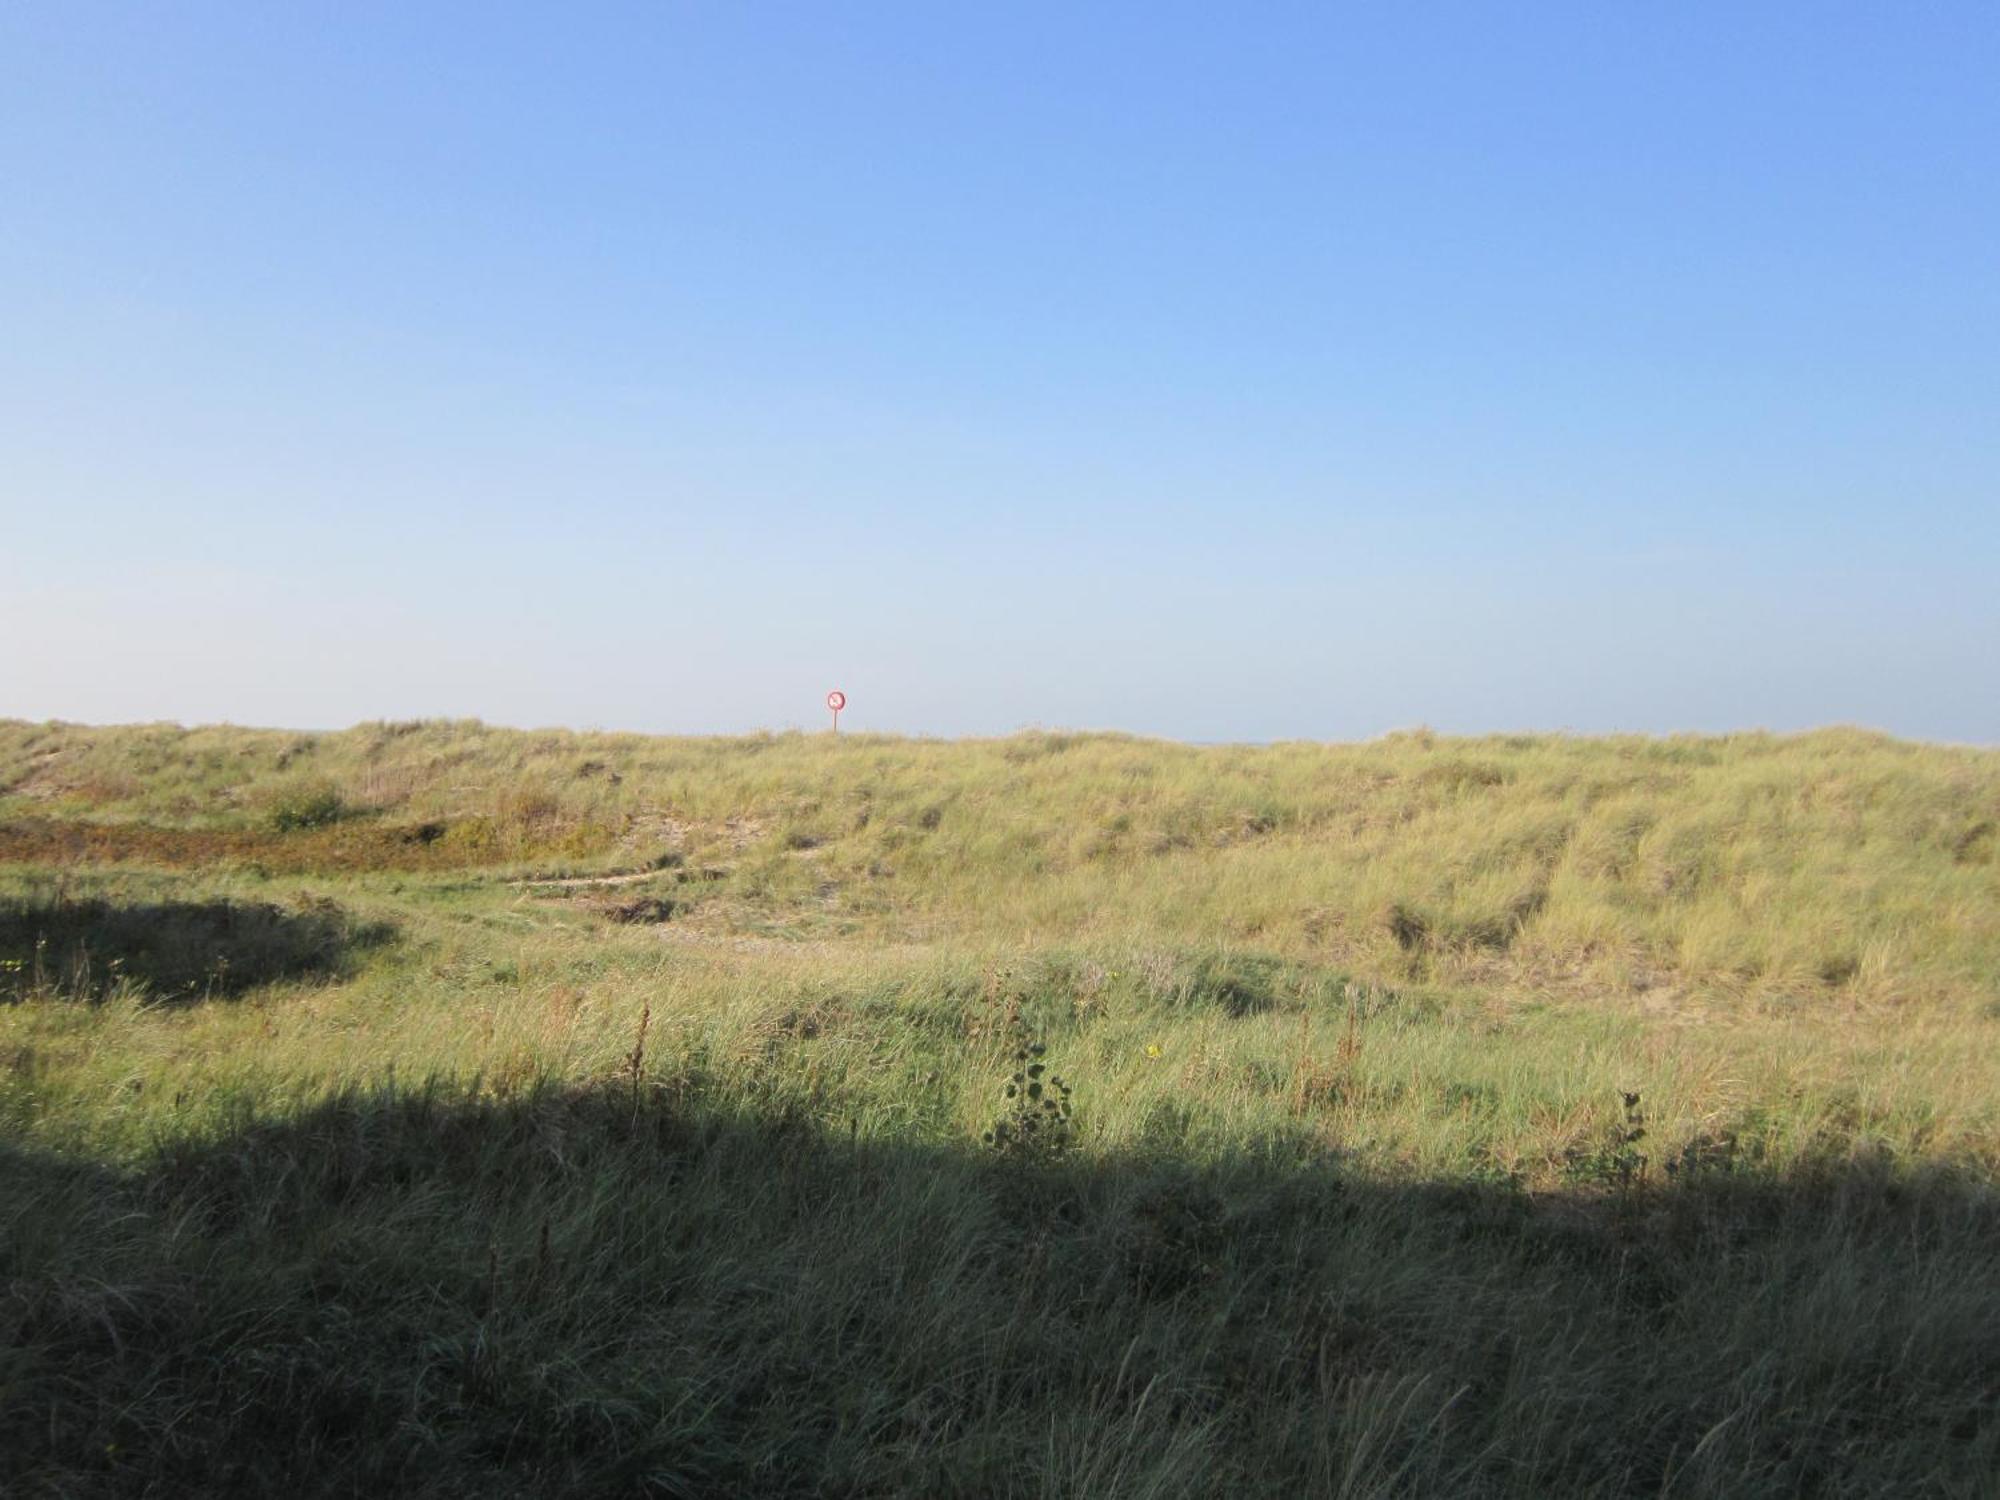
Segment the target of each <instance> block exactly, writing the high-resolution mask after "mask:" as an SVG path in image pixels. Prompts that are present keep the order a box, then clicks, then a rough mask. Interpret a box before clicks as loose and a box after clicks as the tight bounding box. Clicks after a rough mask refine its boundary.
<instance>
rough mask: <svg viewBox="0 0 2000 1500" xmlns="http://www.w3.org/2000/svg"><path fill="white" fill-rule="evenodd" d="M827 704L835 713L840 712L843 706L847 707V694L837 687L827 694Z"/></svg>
mask: <svg viewBox="0 0 2000 1500" xmlns="http://www.w3.org/2000/svg"><path fill="white" fill-rule="evenodd" d="M826 706H827V707H828V708H830V709H832V710H833V711H834V712H835V713H839V712H840V711H841V710H842V709H843V708H845V707H847V694H845V693H843V692H842V691H841V690H840V689H839V688H835V689H834V690H833V691H832V692H830V693H828V694H827V695H826Z"/></svg>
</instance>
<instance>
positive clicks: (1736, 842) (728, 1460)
mask: <svg viewBox="0 0 2000 1500" xmlns="http://www.w3.org/2000/svg"><path fill="white" fill-rule="evenodd" d="M1996 825H2000V754H1996V753H1995V752H1992V751H1981V750H1972V749H1948V748H1942V747H1935V746H1921V745H1913V744H1907V743H1902V742H1897V741H1894V740H1890V739H1887V738H1884V737H1881V736H1876V735H1870V734H1864V733H1860V732H1855V731H1828V732H1823V733H1818V734H1812V735H1804V736H1795V737H1774V736H1768V735H1738V736H1729V737H1725V738H1680V739H1670V740H1648V739H1636V738H1635V739H1608V740H1607V739H1574V738H1562V737H1509V738H1504V739H1501V738H1494V739H1479V740H1468V739H1445V738H1439V737H1433V736H1431V735H1428V734H1423V733H1418V734H1408V735H1399V736H1392V737H1390V738H1388V739H1385V740H1381V741H1376V742H1373V743H1369V744H1365V745H1353V746H1321V745H1303V744H1301V745H1279V746H1271V747H1265V748H1249V747H1220V748H1190V747H1185V746H1178V745H1171V744H1162V743H1156V742H1148V741H1140V740H1132V739H1125V738H1119V737H1113V736H1097V735H1092V736H1076V735H1055V734H1031V735H1022V736H1017V737H1014V738H1010V739H1004V740H993V741H979V742H951V743H945V742H928V741H910V740H900V739H886V738H875V737H869V736H858V735H856V736H843V737H842V738H841V739H840V740H839V741H837V742H835V741H831V740H829V739H827V738H826V737H804V736H797V735H787V736H760V737H754V738H746V739H732V740H670V739H649V738H641V737H635V736H614V735H591V734H569V733H521V732H513V731H502V730H495V729H490V728H486V727H484V726H481V725H478V724H472V723H422V724H408V725H370V726H363V727H361V728H358V729H355V730H351V731H347V732H344V733H339V734H327V735H297V734H288V733H277V732H266V731H252V730H242V729H233V728H215V729H198V730H181V729H177V728H171V727H135V728H120V729H88V728H80V727H76V726H62V725H54V726H50V725H31V724H22V723H0V965H4V967H0V1278H4V1283H3V1284H0V1489H11V1490H18V1491H19V1492H20V1493H24V1494H38V1493H47V1494H91V1493H134V1492H140V1491H144V1490H147V1489H148V1488H149V1487H150V1488H151V1489H152V1491H153V1492H156V1493H178V1492H187V1491H193V1490H202V1491H231V1490H234V1491H238V1492H241V1493H246V1494H248V1493H268V1492H270V1491H271V1490H274V1489H278V1488H281V1487H282V1488H285V1489H290V1490H293V1491H296V1492H301V1493H308V1494H319V1493H343V1494H344V1493H355V1492H357V1491H366V1492H370V1493H380V1492H415V1493H431V1494H467V1495H471V1494H479V1495H492V1494H499V1493H520V1494H561V1493H575V1494H600V1493H643V1494H661V1495H712V1494H752V1493H755V1494H798V1495H807V1494H857V1495H887V1494H920V1495H928V1494H965V1495H995V1494H1021V1495H1031V1494H1032V1495H1040V1494H1064V1495H1070V1494H1090V1495H1096V1494H1105V1495H1134V1496H1137V1495H1159V1496H1165V1495H1207V1494H1212V1493H1218V1492H1223V1491H1226V1490H1236V1491H1248V1492H1253V1493H1266V1492H1277V1491H1285V1490H1289V1491H1293V1492H1298V1491H1301V1490H1302V1491H1304V1492H1306V1493H1314V1494H1339V1495H1356V1496H1360V1495H1391V1494H1434V1493H1451V1494H1469V1495H1521V1496H1528V1495H1547V1494H1552V1493H1593V1494H1634V1495H1638V1494H1644V1495H1661V1494H1668V1495H1689V1496H1695V1495H1700V1496H1740V1495H1793V1494H1823V1495H1849V1494H1852V1495H1862V1494H1884V1493H1908V1494H1947V1495H1949V1494H1962V1495H1976V1494H1989V1493H1992V1483H1993V1475H1995V1474H1996V1473H2000V1293H1996V1291H1995V1288H1996V1286H2000V1195H1996V1192H1995V1181H1996V1176H2000V1062H1996V1057H1997V1056H2000V1049H1997V1048H1996V1043H2000V833H1996ZM1029 1045H1034V1046H1040V1047H1043V1048H1045V1049H1046V1050H1045V1051H1043V1052H1041V1053H1037V1054H1031V1055H1030V1056H1028V1057H1026V1058H1022V1057H1019V1056H1017V1053H1018V1051H1019V1049H1021V1048H1023V1047H1025V1046H1029ZM1043 1067H1046V1068H1047V1069H1049V1070H1050V1072H1049V1073H1044V1074H1038V1075H1036V1076H1034V1077H1032V1078H1030V1077H1028V1076H1026V1075H1027V1074H1028V1073H1029V1072H1030V1071H1031V1069H1034V1068H1043ZM1017 1072H1018V1073H1021V1074H1023V1078H1022V1082H1023V1084H1028V1083H1032V1084H1034V1085H1035V1086H1037V1087H1041V1086H1042V1085H1044V1083H1045V1082H1046V1081H1048V1080H1050V1078H1051V1076H1052V1075H1060V1076H1061V1077H1062V1078H1063V1079H1064V1080H1065V1082H1066V1084H1067V1086H1068V1088H1069V1090H1070V1094H1069V1096H1068V1099H1069V1104H1070V1106H1071V1107H1072V1110H1073V1113H1072V1114H1071V1116H1070V1117H1069V1118H1068V1119H1067V1120H1061V1119H1058V1118H1057V1117H1056V1116H1055V1115H1053V1114H1047V1113H1040V1112H1039V1104H1040V1101H1039V1100H1037V1101H1035V1103H1036V1106H1037V1113H1036V1115H1035V1116H1034V1117H1035V1118H1038V1119H1039V1120H1041V1121H1043V1122H1045V1123H1044V1125H1043V1126H1042V1128H1041V1129H1039V1130H1038V1131H1036V1132H1033V1133H1032V1134H1031V1135H1030V1136H1029V1137H1028V1138H1029V1139H1031V1140H1032V1141H1035V1142H1039V1143H1043V1144H1038V1145H1034V1146H1032V1147H1030V1148H1025V1149H1006V1148H1005V1138H1006V1137H1007V1132H1005V1131H1003V1132H1001V1135H1002V1137H1003V1142H1002V1145H1000V1146H996V1145H992V1144H988V1143H987V1141H986V1139H985V1137H986V1136H987V1135H988V1134H989V1132H992V1131H993V1130H994V1128H995V1126H996V1125H997V1124H1000V1123H1002V1122H1006V1123H1010V1124H1011V1125H1013V1127H1014V1132H1015V1133H1014V1135H1013V1137H1012V1139H1014V1140H1017V1141H1018V1140H1020V1139H1022V1138H1023V1136H1022V1133H1021V1128H1020V1126H1021V1117H1020V1114H1019V1111H1020V1107H1021V1105H1022V1104H1023V1102H1024V1096H1023V1095H1022V1094H1020V1093H1017V1094H1016V1095H1015V1096H1014V1097H1013V1098H1011V1099H1010V1098H1009V1097H1008V1096H1007V1092H1006V1090H1007V1088H1008V1086H1009V1081H1010V1079H1012V1078H1013V1077H1014V1075H1015V1074H1016V1073H1017ZM1048 1092H1049V1095H1050V1097H1054V1094H1053V1091H1052V1090H1050V1091H1048Z"/></svg>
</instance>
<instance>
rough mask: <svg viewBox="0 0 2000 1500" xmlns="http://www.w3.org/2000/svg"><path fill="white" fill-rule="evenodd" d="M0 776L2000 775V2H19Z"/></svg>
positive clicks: (0, 55)
mask: <svg viewBox="0 0 2000 1500" xmlns="http://www.w3.org/2000/svg"><path fill="white" fill-rule="evenodd" d="M0 548H4V556H3V557H0V715H12V716H25V717H33V718H41V717H47V716H56V717H65V718H75V719H85V720H94V721H109V720H127V719H152V718H166V719H179V720H182V721H186V722H195V721H204V720H213V719H230V720H234V721H237V722H245V723H274V724H285V725H296V726H306V727H316V726H334V725H342V724H346V723H350V722H353V721H356V720H359V719H364V718H377V717H392V718H393V717H414V716H429V715H478V716H481V717H484V718H486V719H489V720H492V721H495V722H499V723H510V724H558V723H560V724H571V725H576V726H603V727H608V728H632V729H648V730H674V731H707V730H736V729H745V728H753V727H758V726H769V727H783V726H786V725H792V724H802V725H806V726H817V725H819V724H820V723H821V722H822V721H823V719H824V712H823V710H822V709H821V708H820V706H819V705H820V700H821V698H822V697H823V695H824V693H825V692H826V690H827V689H828V688H830V687H834V686H838V687H841V688H844V689H845V690H846V691H847V694H848V696H849V699H850V702H851V706H850V708H849V710H848V713H847V715H846V716H845V720H844V722H845V723H846V724H848V725H850V726H852V727H854V728H857V729H889V730H902V731H912V732H923V733H936V734H960V733H973V732H988V731H1005V730H1010V729H1014V728H1017V727H1020V726H1022V725H1026V724H1037V723H1039V724H1047V725H1066V726H1080V727H1106V728H1120V729H1128V730H1134V731H1139V732H1143V733H1152V734H1165V735H1173V736H1178V737H1184V738H1191V739H1206V740H1214V739H1268V738H1283V737H1294V736H1310V737H1325V738H1348V737H1359V736H1366V735H1372V734H1376V733H1379V732H1382V731H1384V730H1387V729H1390V728H1394V727H1397V726H1402V725H1411V724H1416V723H1428V724H1431V725H1433V726H1435V727H1437V728H1439V729H1441V730H1451V731H1460V730H1467V731H1470V730H1487V729H1517V728H1545V729H1573V730H1580V731H1594V730H1607V729H1642V730H1656V731H1668V730H1677V729H1720V728H1736V727H1760V726H1761V727H1770V728H1779V729H1787V728H1799V727H1806V726H1811V725H1817V724H1825V723H1834V722H1845V723H1861V724H1867V725H1873V726H1877V727H1880V728H1884V729H1889V730H1892V731H1895V732H1897V733H1901V734H1907V735H1916V736H1924V737H1932V738H1948V739H1959V740H1973V741H1979V742H1986V743H1991V742H1994V741H2000V7H1996V6H1994V5H1992V4H1990V3H1983V0H1982V3H1976V4H1972V3H1968V4H1963V5H1950V4H1930V3H1921V4H1875V5H1869V6H1855V5H1840V4H1827V3H1814V4H1795V5H1783V4H1775V3H1772V4H1758V5H1740V4H1714V5H1702V4H1673V5H1657V6H1649V7H1638V6H1620V5H1606V4H1603V3H1591V4H1579V5H1574V6H1569V5H1562V4H1554V3H1537V4H1532V5H1519V4H1500V3H1493V4H1486V5H1445V4H1410V5H1366V6H1361V5H1357V6H1338V5H1327V4H1310V5H1299V6H1295V7H1291V6H1261V5H1234V4H1230V5H1224V4H1216V3H1213V0H1208V3H1203V4H1196V5H1179V4H1163V3H1159V0H1150V3H1147V4H1143V5H1131V6H1111V5H1088V4H1083V5H1079V4H1074V3H1065V4H1060V5H1056V4H1050V5H1039V4H1005V5H981V6H973V5H963V4H949V3H947V4H936V3H932V4H923V5H914V4H913V5H909V6H895V7H892V6H881V5H866V4H852V5H847V4H841V5H825V4H812V5H798V6H787V7H778V6H770V5H757V4H736V3H730V4H723V3H705V4H699V5H673V4H666V3H643V4H640V3H635V4H630V5H592V4H583V3H564V4H560V5H557V4H544V5H538V6H519V7H517V6H503V5H495V4H478V5H473V4H465V5H448V4H430V3H423V4H413V3H402V0H399V3H395V4H384V5H362V4H356V3H352V0H343V3H338V4H320V5H307V4H298V5H292V4H285V5H263V4H245V3H241V0H237V3H230V4H201V3H184V4H175V5H171V6H166V5H139V4H120V5H98V4H93V3H85V0H47V3H27V0H16V3H13V4H9V5H6V6H4V7H0Z"/></svg>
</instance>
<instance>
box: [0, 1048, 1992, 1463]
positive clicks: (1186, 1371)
mask: <svg viewBox="0 0 2000 1500" xmlns="http://www.w3.org/2000/svg"><path fill="white" fill-rule="evenodd" d="M15 1065H16V1067H17V1069H18V1068H23V1067H32V1060H31V1059H27V1060H23V1059H16V1062H15ZM734 1097H735V1100H736V1102H735V1103H734V1104H732V1105H730V1106H728V1107H724V1106H721V1105H718V1104H715V1103H713V1102H710V1096H708V1095H707V1094H706V1093H705V1091H704V1089H703V1088H702V1086H701V1085H700V1084H699V1082H698V1080H696V1079H694V1078H693V1077H692V1076H684V1077H680V1078H676V1079H673V1080H669V1081H667V1082H662V1083H649V1084H647V1085H646V1086H644V1087H641V1088H639V1089H636V1090H635V1089H633V1088H632V1087H630V1086H629V1085H628V1084H625V1083H619V1084H614V1085H610V1086H606V1087H603V1088H595V1089H584V1090H575V1089H556V1088H528V1089H525V1090H523V1091H521V1092H517V1093H515V1094H513V1095H511V1096H510V1097H503V1098H495V1097H493V1096H492V1094H491V1093H490V1092H487V1093H483V1094H482V1093H481V1092H479V1091H477V1090H474V1089H467V1088H461V1087H457V1086H427V1087H418V1088H407V1089H388V1088H385V1089H382V1090H378V1091H375V1092H369V1093H356V1094H354V1095H352V1096H350V1097H346V1098H343V1099H340V1100H338V1101H336V1102H333V1103H330V1104H326V1105H322V1106H319V1107H316V1108H313V1109H310V1110H308V1111H305V1112H303V1113H301V1114H298V1115H296V1116H294V1117H291V1118H288V1119H284V1120H279V1121H269V1120H265V1121H246V1122H245V1123H243V1124H242V1125H240V1126H239V1127H237V1128H234V1129H230V1130H226V1131H224V1132H221V1133H220V1134H218V1135H215V1136H214V1137H213V1138H210V1139H206V1140H199V1141H192V1142H183V1143H180V1144H176V1145H173V1146H170V1147H168V1148H166V1149H165V1150H164V1151H162V1152H161V1153H160V1154H159V1155H157V1156H156V1157H155V1158H154V1159H153V1160H151V1161H150V1162H149V1163H148V1164H147V1165H146V1166H145V1167H144V1168H143V1169H142V1170H138V1171H135V1172H131V1173H115V1172H110V1171H106V1170H104V1169H101V1168H98V1167H95V1166H91V1165H88V1164H77V1163H72V1162H66V1161H63V1160H58V1159H55V1158H52V1157H49V1156H46V1155H36V1154H32V1153H24V1152H21V1151H19V1150H10V1149H7V1148H5V1147H0V1230H4V1231H5V1233H4V1234H0V1389H4V1390H5V1391H6V1393H7V1400H6V1401H5V1402H4V1403H0V1490H5V1489H7V1488H8V1483H9V1481H10V1480H11V1481H12V1483H13V1484H14V1486H15V1487H16V1488H15V1490H14V1491H12V1492H18V1493H23V1494H27V1493H40V1492H44V1491H46V1492H48V1493H130V1494H138V1493H156V1494H192V1493H202V1494H245V1495H251V1494H256V1495H263V1494H287V1495H318V1494H343V1495H345V1494H388V1493H396V1494H433V1495H468V1496H469V1495H482V1496H484V1495H496V1494H523V1495H526V1494H535V1495H560V1494H568V1495H623V1494H646V1495H686V1496H706V1495H797V1496H806V1495H826V1494H842V1495H900V1494H907V1495H950V1494H959V1495H982V1496H983V1495H1013V1494H1021V1495H1028V1494H1087V1495H1099V1494H1103V1495H1125V1494H1133V1495H1137V1494H1152V1495H1190V1496H1192V1495H1207V1494H1213V1493H1236V1494H1243V1493H1251V1494H1267V1493H1289V1494H1297V1495H1317V1494H1331V1493H1347V1494H1353V1495H1376V1494H1381V1495H1389V1494H1399V1495H1426V1494H1453V1495H1523V1496H1525V1495H1565V1494H1593V1495H1646V1496H1658V1495H1676V1496H1679V1495H1688V1496H1694V1495H1699V1496H1717V1497H1719V1496H1724V1495H1727V1496H1754V1495H1773V1496H1775V1495H1788V1496H1789V1495H1804V1494H1811V1495H1822V1496H1834V1495H1862V1494H1884V1493H1910V1494H1917V1493H1937V1494H1950V1493H1963V1494H1968V1495H1970V1494H1975V1493H1979V1492H1980V1488H1981V1486H1982V1485H1983V1484H1984V1483H1985V1482H1986V1481H1987V1480H1989V1479H1990V1476H1991V1475H1992V1474H1993V1473H1994V1472H2000V1469H1996V1467H1995V1463H1996V1460H2000V1415H1996V1399H2000V1398H1996V1377H2000V1333H1996V1329H1995V1325H1994V1323H1993V1320H1992V1316H1991V1315H1992V1313H1993V1312H1994V1311H1995V1306H1994V1299H1995V1293H1994V1287H1995V1286H1996V1285H2000V1251H1996V1245H2000V1205H1996V1203H1995V1200H1994V1197H1993V1195H1992V1193H1991V1191H1990V1189H1989V1188H1988V1187H1986V1186H1985V1185H1983V1184H1981V1183H1980V1182H1978V1181H1977V1180H1975V1179H1972V1178H1969V1177H1962V1176H1958V1175H1954V1174H1951V1173H1945V1172H1935V1173H1932V1174H1929V1175H1927V1176H1923V1177H1910V1176H1906V1175H1899V1174H1897V1173H1895V1172H1893V1171H1891V1170H1890V1169H1888V1168H1887V1167H1886V1166H1883V1165H1880V1164H1876V1165H1867V1164H1855V1163H1852V1162H1843V1163H1833V1162H1829V1163H1827V1164H1825V1165H1824V1166H1822V1167H1817V1168H1813V1169H1809V1170H1801V1171H1797V1172H1792V1173H1788V1174H1784V1175H1771V1174H1763V1173H1757V1172H1750V1171H1745V1170H1742V1169H1740V1168H1736V1167H1731V1168H1730V1169H1728V1170H1716V1171H1713V1172H1710V1171H1707V1170H1695V1169H1689V1170H1687V1171H1684V1172H1683V1173H1682V1174H1681V1175H1680V1176H1678V1177H1677V1178H1676V1179H1675V1180H1674V1182H1673V1183H1672V1184H1670V1185H1667V1184H1661V1185H1656V1186H1646V1187H1639V1188H1629V1189H1626V1190H1621V1191H1616V1192H1586V1191H1583V1190H1578V1191H1576V1192H1572V1193H1563V1194H1553V1195H1533V1194H1528V1193H1525V1192H1522V1191H1519V1190H1515V1189H1511V1188H1508V1187H1505V1186H1502V1185H1495V1184H1477V1183H1444V1182H1421V1181H1403V1182H1396V1181H1383V1180H1379V1179H1370V1178H1364V1177H1359V1176H1356V1175H1353V1174H1350V1173H1346V1172H1343V1171H1341V1170H1339V1169H1338V1168H1337V1167H1335V1166H1333V1165H1330V1164H1328V1163H1325V1162H1317V1163H1316V1162H1312V1161H1308V1160H1293V1161H1280V1160H1276V1159H1274V1158H1273V1157H1272V1156H1270V1155H1253V1154H1249V1153H1246V1154H1243V1155H1241V1156H1235V1157H1228V1158H1224V1159H1221V1160H1217V1161H1213V1162H1209V1163H1206V1164H1203V1165H1199V1166H1197V1165H1192V1164H1189V1163H1187V1162H1184V1161H1178V1160H1175V1159H1173V1158H1171V1157H1166V1156H1159V1157H1153V1156H1143V1155H1133V1156H1122V1157H1114V1158H1109V1159H1106V1158H1098V1157H1088V1158H1086V1157H1081V1156H1079V1157H1075V1158H1072V1159H1068V1160H1064V1161H1057V1162H1046V1163H1040V1164H1021V1163H1010V1162H1005V1161H1001V1160H998V1159H996V1158H995V1157H993V1156H992V1155H991V1154H990V1153H988V1152H984V1151H982V1150H980V1149H978V1148H977V1147H975V1146H972V1145H971V1144H970V1143H968V1144H967V1145H965V1146H962V1147H961V1146H957V1145H952V1144H938V1143H932V1144H912V1143H907V1142H901V1143H899V1142H893V1141H880V1140H870V1139H868V1138H867V1137H865V1136H863V1135H861V1134H860V1133H859V1131H858V1129H856V1128H854V1127H853V1126H852V1125H851V1124H850V1123H849V1122H847V1121H846V1120H844V1119H843V1118H842V1117H841V1115H840V1112H839V1109H838V1107H837V1106H830V1105H827V1104H826V1103H825V1102H824V1101H822V1103H821V1104H819V1105H818V1106H815V1107H814V1108H813V1109H812V1110H811V1111H810V1112H808V1111H807V1110H805V1109H804V1108H802V1107H801V1106H800V1105H799V1104H798V1103H797V1102H796V1101H794V1102H792V1103H790V1104H787V1103H785V1102H784V1101H783V1098H782V1097H781V1096H780V1095H778V1094H777V1093H775V1092H774V1093H773V1095H772V1097H771V1100H770V1102H769V1104H768V1106H767V1107H760V1108H756V1109H751V1108H749V1107H748V1106H746V1105H745V1104H744V1103H743V1102H742V1100H743V1095H742V1093H741V1092H740V1090H739V1092H738V1094H737V1095H736V1096H734Z"/></svg>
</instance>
